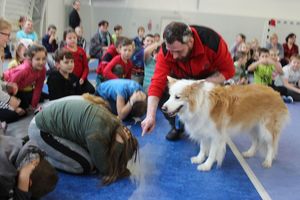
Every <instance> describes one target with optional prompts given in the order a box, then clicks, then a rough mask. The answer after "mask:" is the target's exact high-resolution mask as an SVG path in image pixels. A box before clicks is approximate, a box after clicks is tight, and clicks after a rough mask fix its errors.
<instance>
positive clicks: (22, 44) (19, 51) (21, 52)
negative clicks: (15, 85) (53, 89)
mask: <svg viewBox="0 0 300 200" xmlns="http://www.w3.org/2000/svg"><path fill="white" fill-rule="evenodd" d="M32 44H33V42H32V41H31V40H27V41H25V40H23V39H21V40H20V41H19V42H18V45H17V48H16V53H15V58H14V59H13V60H12V61H10V62H9V64H8V69H11V68H14V67H17V66H19V65H21V64H22V63H23V61H24V60H25V58H26V55H25V52H26V50H27V48H28V47H29V46H30V45H32ZM23 90H24V91H27V92H30V91H32V90H33V88H32V85H30V86H28V87H26V88H24V89H23Z"/></svg>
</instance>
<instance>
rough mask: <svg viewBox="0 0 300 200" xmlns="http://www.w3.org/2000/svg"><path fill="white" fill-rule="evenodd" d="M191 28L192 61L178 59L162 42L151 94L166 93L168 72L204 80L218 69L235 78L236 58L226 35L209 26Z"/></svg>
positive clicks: (177, 75)
mask: <svg viewBox="0 0 300 200" xmlns="http://www.w3.org/2000/svg"><path fill="white" fill-rule="evenodd" d="M191 28H192V32H193V37H194V47H193V49H192V52H191V55H190V56H189V58H190V59H189V60H188V61H176V60H175V59H173V56H172V54H171V53H170V52H169V51H168V50H167V49H166V46H165V44H163V45H162V48H161V49H160V52H159V53H158V55H157V61H156V67H155V71H154V75H153V77H152V80H151V84H150V87H149V92H148V95H149V96H157V97H161V96H162V94H163V92H164V90H165V87H166V85H167V76H168V75H169V76H172V77H174V78H179V79H182V78H185V79H204V78H207V77H208V76H210V75H211V74H213V73H215V72H217V71H218V72H220V73H221V74H223V76H224V77H225V78H226V79H229V78H231V77H233V75H234V72H235V70H234V65H233V60H232V58H231V55H230V53H229V51H228V47H227V44H226V42H225V41H224V40H223V38H222V37H221V36H220V35H218V34H217V33H216V32H214V31H213V30H211V29H209V28H206V27H202V26H193V27H191Z"/></svg>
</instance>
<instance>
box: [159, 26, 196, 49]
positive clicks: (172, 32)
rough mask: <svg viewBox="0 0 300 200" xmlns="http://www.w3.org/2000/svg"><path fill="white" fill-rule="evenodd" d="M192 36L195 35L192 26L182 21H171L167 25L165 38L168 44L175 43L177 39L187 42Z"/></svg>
mask: <svg viewBox="0 0 300 200" xmlns="http://www.w3.org/2000/svg"><path fill="white" fill-rule="evenodd" d="M190 36H193V32H192V30H191V28H190V27H189V26H188V25H187V24H185V23H181V22H171V23H170V24H168V25H167V26H166V28H165V30H164V33H163V38H164V40H165V41H166V42H167V43H168V44H173V42H175V41H179V42H181V43H186V42H187V38H188V37H190Z"/></svg>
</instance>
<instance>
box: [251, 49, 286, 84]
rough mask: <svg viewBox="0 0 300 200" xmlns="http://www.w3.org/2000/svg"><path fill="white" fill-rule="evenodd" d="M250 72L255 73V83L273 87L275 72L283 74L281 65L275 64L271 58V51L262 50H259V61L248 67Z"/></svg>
mask: <svg viewBox="0 0 300 200" xmlns="http://www.w3.org/2000/svg"><path fill="white" fill-rule="evenodd" d="M248 71H253V72H254V83H257V84H263V85H269V86H271V85H272V74H273V73H274V72H276V73H278V74H282V73H283V71H282V68H281V65H280V63H278V62H275V61H274V60H272V59H271V58H270V53H269V50H268V49H266V48H261V49H260V50H259V59H258V61H256V62H254V63H252V64H251V65H250V66H249V67H248Z"/></svg>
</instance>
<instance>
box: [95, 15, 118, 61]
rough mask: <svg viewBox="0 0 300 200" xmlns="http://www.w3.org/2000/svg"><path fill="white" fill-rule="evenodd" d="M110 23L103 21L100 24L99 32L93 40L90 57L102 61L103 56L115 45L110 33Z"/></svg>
mask: <svg viewBox="0 0 300 200" xmlns="http://www.w3.org/2000/svg"><path fill="white" fill-rule="evenodd" d="M108 26H109V23H108V21H106V20H102V21H100V22H99V23H98V31H97V33H96V34H95V35H94V36H93V37H92V38H91V46H90V56H91V57H92V58H97V59H99V61H101V58H102V55H104V54H105V52H106V51H107V49H108V47H109V46H110V45H111V44H113V40H112V37H111V35H110V33H109V32H108Z"/></svg>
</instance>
